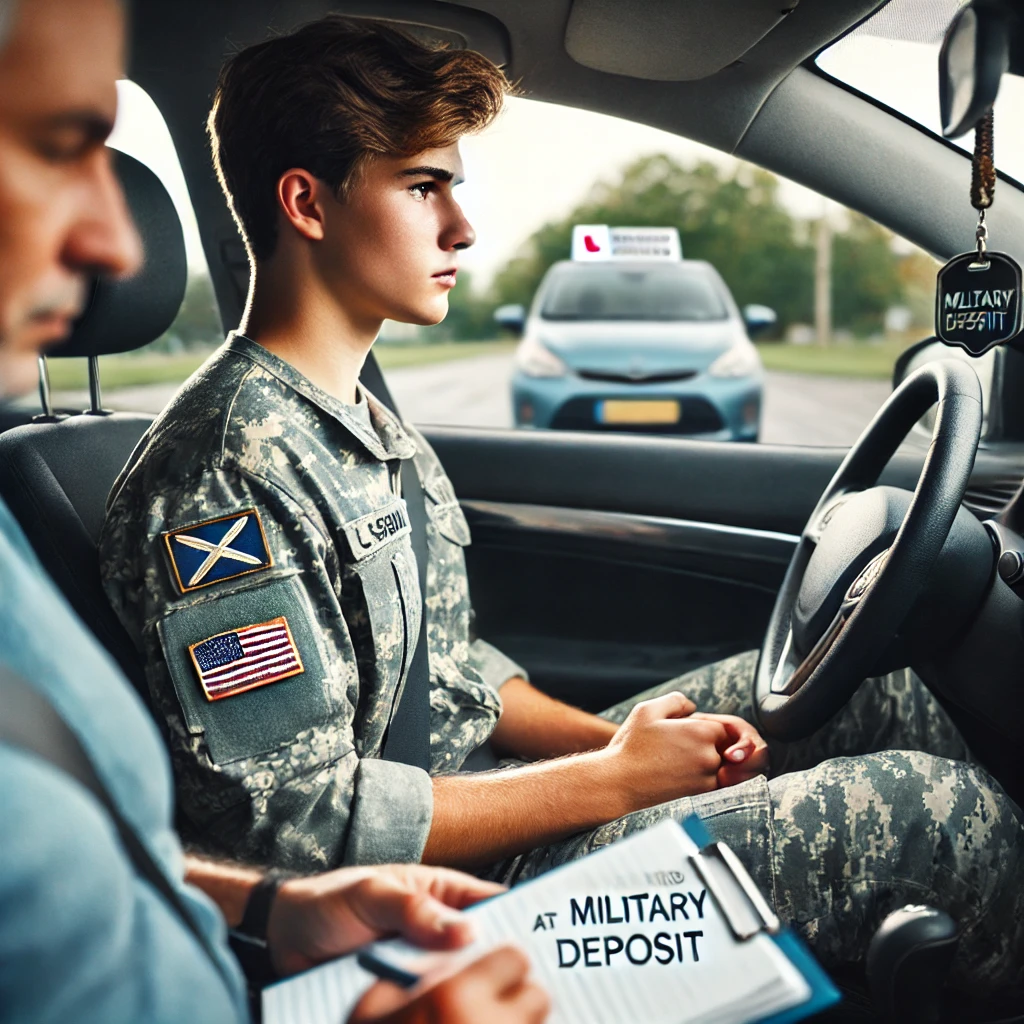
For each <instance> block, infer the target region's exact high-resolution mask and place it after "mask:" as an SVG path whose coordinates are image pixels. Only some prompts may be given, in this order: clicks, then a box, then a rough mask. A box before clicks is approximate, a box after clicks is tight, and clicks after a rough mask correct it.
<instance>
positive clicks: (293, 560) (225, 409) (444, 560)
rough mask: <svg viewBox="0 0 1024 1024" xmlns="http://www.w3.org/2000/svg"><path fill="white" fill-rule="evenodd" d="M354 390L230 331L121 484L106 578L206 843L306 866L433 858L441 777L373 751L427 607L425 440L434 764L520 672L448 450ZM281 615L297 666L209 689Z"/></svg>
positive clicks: (189, 821)
mask: <svg viewBox="0 0 1024 1024" xmlns="http://www.w3.org/2000/svg"><path fill="white" fill-rule="evenodd" d="M362 396H363V398H364V399H365V400H364V401H362V402H360V403H359V404H358V405H356V406H350V405H345V404H343V403H340V402H338V401H336V400H335V399H333V398H332V397H331V396H329V395H327V394H325V393H324V392H322V391H320V390H319V389H318V388H316V387H315V386H314V385H313V384H311V383H310V382H309V381H308V380H307V379H306V378H305V377H303V376H302V375H301V374H300V373H298V371H296V370H295V369H294V368H292V367H291V366H290V365H288V364H287V363H285V362H283V361H282V360H280V359H278V358H276V357H275V356H274V355H272V354H271V353H269V352H268V351H267V350H266V349H264V348H262V347H261V346H259V345H257V344H255V343H254V342H252V341H250V340H249V339H247V338H244V337H241V336H234V337H229V340H228V342H227V343H226V344H225V346H223V347H222V348H221V349H220V350H218V352H217V353H215V354H214V355H213V356H212V357H211V359H210V360H209V361H208V362H207V363H206V364H205V366H203V367H202V368H200V370H198V371H197V373H196V374H195V375H194V376H193V377H192V378H191V379H190V381H189V382H188V383H187V384H186V385H185V386H184V388H183V389H182V390H181V391H180V392H179V394H178V395H177V396H176V397H175V399H174V400H173V401H172V403H171V404H170V405H169V406H168V408H167V409H166V410H165V411H164V413H163V414H162V415H161V416H160V417H159V419H157V421H156V422H155V423H154V424H153V426H152V427H151V428H150V430H149V431H148V432H147V434H146V436H145V437H144V439H143V441H142V443H141V444H140V445H139V447H138V448H137V449H136V452H135V453H134V454H133V457H132V460H131V462H130V463H129V465H128V466H127V467H126V468H125V470H124V472H123V473H122V474H121V476H120V477H119V479H118V480H117V482H116V483H115V485H114V488H113V489H112V491H111V497H110V499H109V503H108V510H107V513H108V514H107V519H106V523H105V526H104V530H103V534H102V537H101V541H100V559H101V571H102V574H103V578H104V586H105V588H106V590H107V594H108V596H109V598H110V600H111V602H112V604H113V607H114V609H115V611H116V612H117V614H118V616H119V617H120V619H121V621H122V622H123V623H124V625H125V627H126V628H127V630H128V632H129V634H130V635H131V636H132V638H133V640H134V641H135V643H136V645H137V646H138V648H139V650H140V651H141V652H142V654H143V656H144V658H145V661H146V666H147V682H148V687H149V693H150V696H151V703H152V706H153V709H154V710H155V712H156V713H157V716H158V718H159V719H161V720H162V721H163V723H164V724H165V725H166V732H167V735H168V738H169V743H170V747H171V755H172V761H173V764H174V770H175V776H176V782H177V790H178V802H179V808H180V818H181V828H182V831H183V833H184V834H185V836H186V838H187V839H188V840H189V841H190V842H192V843H194V844H195V845H197V846H199V847H200V848H203V849H207V850H209V851H211V852H215V853H216V852H221V853H230V854H231V856H233V857H235V858H239V859H246V860H252V861H255V862H258V863H268V864H274V865H277V866H279V867H284V868H292V869H295V870H302V871H315V870H321V869H324V868H329V867H334V866H337V865H341V864H360V863H361V864H366V863H378V862H382V861H417V860H419V858H420V854H421V852H422V849H423V846H424V844H425V842H426V838H427V834H428V832H429V828H430V821H431V813H432V807H433V797H432V789H431V783H430V779H429V777H428V775H427V773H426V772H424V771H422V770H420V769H418V768H414V767H410V766H408V765H404V764H399V763H393V762H389V761H385V760H382V759H381V756H380V755H381V750H382V746H383V741H384V738H385V731H386V728H387V725H388V722H389V720H390V717H391V713H392V709H393V708H394V706H395V705H396V703H397V701H398V699H399V696H400V693H401V689H402V686H403V684H404V682H405V673H406V672H407V670H408V665H409V662H410V661H411V657H412V650H413V645H414V644H415V642H416V638H417V636H418V634H419V628H420V614H421V607H422V604H421V599H420V587H419V579H418V574H417V570H416V563H415V558H414V555H413V552H412V546H411V542H410V538H409V529H408V524H407V519H406V517H405V509H404V503H403V502H401V500H400V498H399V490H400V467H401V462H402V460H405V459H409V458H414V459H415V465H416V469H417V472H418V474H419V477H420V479H421V481H422V483H423V488H424V492H425V495H426V501H425V504H426V508H427V518H428V524H427V534H428V536H427V543H428V551H429V555H430V558H429V565H428V570H427V590H428V594H427V600H426V609H427V619H428V629H427V635H428V642H429V664H430V673H431V683H432V688H431V694H430V728H431V758H432V764H431V772H432V773H437V772H449V771H456V770H458V769H459V767H460V766H461V764H462V761H463V759H464V758H465V757H466V755H467V754H468V753H469V752H470V751H472V750H473V749H475V748H476V747H477V746H478V745H479V744H480V743H482V742H483V741H484V740H485V739H487V737H488V736H489V735H490V734H491V732H492V730H493V728H494V725H495V723H496V721H497V718H498V713H499V709H500V700H499V698H498V695H497V689H498V687H500V686H501V684H502V683H503V682H504V681H505V680H506V679H508V678H510V677H511V676H513V675H516V674H523V670H522V669H521V668H520V667H519V666H518V665H516V664H515V663H514V662H512V661H511V660H510V659H508V658H506V657H505V656H504V655H502V654H501V653H500V652H498V651H496V650H495V649H494V648H492V647H490V646H489V645H487V644H486V643H485V642H484V641H481V640H476V641H471V639H470V634H469V624H470V611H471V609H470V604H469V591H468V582H467V578H466V570H465V559H464V555H463V547H464V546H465V545H467V544H468V543H469V542H470V535H469V527H468V524H467V523H466V520H465V517H464V516H463V514H462V511H461V509H460V508H459V505H458V502H457V501H456V499H455V494H454V491H453V489H452V485H451V482H450V481H449V480H448V478H447V477H446V476H445V474H444V470H443V469H442V467H441V464H440V462H439V461H438V459H437V457H436V456H435V455H434V453H433V451H432V450H431V449H430V447H429V445H428V444H427V443H426V441H425V440H424V439H423V438H422V437H421V436H420V435H419V434H418V433H416V431H414V430H413V429H411V428H407V427H404V426H403V425H402V424H400V423H399V422H398V420H397V419H396V418H395V417H394V416H393V415H392V414H391V413H390V412H389V411H388V410H387V409H386V408H384V407H383V406H382V405H381V404H380V403H378V402H377V401H376V400H375V399H374V398H373V397H372V396H371V395H369V394H368V393H366V392H362ZM243 519H244V520H245V523H244V524H242V526H241V527H240V526H239V524H240V523H241V522H242V520H243ZM257 520H258V523H257ZM203 524H205V525H203ZM257 525H258V526H259V528H260V531H262V538H261V534H260V532H259V531H257V530H256V526H257ZM196 527H199V529H198V530H197V529H196ZM239 530H243V532H241V533H240V532H239ZM246 530H247V531H249V532H248V533H246V532H244V531H246ZM250 535H251V538H252V540H251V543H250V544H249V547H248V549H247V550H242V546H241V541H242V539H243V538H244V537H245V536H250ZM179 537H180V538H181V540H179V539H178V538H179ZM204 537H205V538H206V539H204ZM236 537H237V538H238V539H235V538H236ZM218 547H219V551H218V550H214V549H215V548H218ZM197 548H198V549H199V555H198V556H196V557H198V560H199V561H200V562H201V563H202V564H200V566H199V568H198V569H197V570H196V572H194V573H191V569H188V570H184V569H183V566H184V564H185V561H186V559H187V557H189V556H195V549H197ZM247 552H248V553H247ZM206 556H208V557H206ZM204 557H205V561H204V560H203V559H204ZM246 559H248V561H246ZM207 563H210V564H209V565H208V564H207ZM190 564H191V566H192V567H195V565H196V561H195V558H194V560H193V562H192V563H190ZM254 565H255V566H256V567H255V568H254V567H253V566H254ZM204 572H205V576H204V575H203V574H204ZM190 573H191V575H190ZM281 617H283V618H284V620H285V621H286V623H287V631H288V634H289V637H288V638H286V639H282V640H281V645H283V646H282V650H281V651H280V652H278V651H271V653H275V654H276V653H280V658H277V659H270V661H271V662H272V661H277V662H278V664H283V665H284V666H285V668H286V669H287V671H289V672H291V673H292V674H291V675H289V676H287V677H286V678H281V679H279V680H277V681H274V682H267V683H266V684H264V685H258V686H255V687H253V688H250V689H246V690H244V692H243V691H242V690H241V689H235V690H233V691H232V692H231V693H230V695H229V696H226V697H222V698H220V699H209V698H208V696H207V693H208V692H212V691H210V690H209V687H210V686H212V683H211V682H210V680H211V679H214V678H220V679H222V680H226V682H224V683H222V684H221V692H223V690H224V689H227V690H232V687H233V686H234V683H233V682H232V677H234V678H235V679H236V680H237V679H243V680H244V679H245V678H246V677H247V673H246V671H245V670H246V669H251V670H252V671H255V669H253V664H254V662H255V663H257V668H258V669H259V670H260V671H263V672H264V675H266V673H267V672H270V671H271V669H272V668H273V665H272V664H271V665H270V668H267V667H266V665H265V661H266V660H267V658H268V656H267V655H264V654H263V653H262V652H261V651H260V650H259V648H258V647H252V648H250V647H245V648H244V650H243V649H242V648H240V647H239V646H238V643H241V642H244V638H245V634H244V633H242V634H240V633H238V631H239V630H243V631H245V630H247V629H248V627H252V626H257V627H259V626H261V625H265V626H268V627H269V626H271V624H272V623H273V622H274V621H275V620H278V619H279V618H281ZM254 635H255V636H257V637H258V636H260V635H261V634H260V633H259V630H257V631H256V633H255V634H254ZM289 642H290V645H291V649H290V650H289V649H288V645H289ZM197 645H198V646H197ZM232 651H234V652H235V653H234V654H232V653H231V652H232ZM225 652H227V653H226V654H225ZM240 655H245V657H244V658H240V660H239V658H238V657H236V656H240ZM232 657H236V660H235V661H233V662H232V661H230V659H231V658H232ZM289 658H291V659H293V660H292V661H289V660H288V659H289ZM261 659H262V660H261ZM225 661H228V662H229V663H228V664H227V665H226V667H225V665H224V664H222V662H225ZM297 661H301V671H296V669H295V668H294V667H290V668H289V667H288V666H289V665H292V666H294V663H295V662H297ZM235 666H238V668H237V670H236V668H235ZM204 672H208V673H209V678H207V676H206V675H204ZM251 674H252V672H251V671H250V673H249V675H251ZM269 678H273V674H272V672H271V675H270V676H269ZM204 680H206V681H205V682H204ZM213 689H214V690H216V687H214V688H213Z"/></svg>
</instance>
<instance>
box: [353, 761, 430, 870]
mask: <svg viewBox="0 0 1024 1024" xmlns="http://www.w3.org/2000/svg"><path fill="white" fill-rule="evenodd" d="M433 809H434V797H433V788H432V783H431V781H430V776H428V775H427V773H426V772H425V771H423V770H422V769H420V768H414V767H412V766H410V765H407V764H401V763H399V762H397V761H380V760H377V759H375V758H364V759H363V760H361V761H360V762H359V765H358V767H357V769H356V777H355V788H354V798H353V801H352V812H351V814H352V817H351V826H350V831H351V837H350V839H349V842H348V846H347V849H346V851H345V854H346V860H345V863H346V864H387V863H394V862H400V863H413V862H417V861H419V859H420V858H421V857H422V856H423V848H424V847H425V846H426V844H427V835H428V834H429V832H430V822H431V818H432V816H433Z"/></svg>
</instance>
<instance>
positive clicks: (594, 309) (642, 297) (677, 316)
mask: <svg viewBox="0 0 1024 1024" xmlns="http://www.w3.org/2000/svg"><path fill="white" fill-rule="evenodd" d="M540 315H541V316H542V317H544V319H545V320H724V319H725V316H726V310H725V304H724V303H723V302H722V297H721V295H720V294H719V292H718V288H717V287H716V285H715V282H714V281H713V280H712V279H711V277H710V276H709V275H708V274H706V273H704V272H703V271H702V270H697V269H689V268H686V267H683V266H679V265H676V266H668V267H612V266H595V265H594V264H589V265H587V266H585V267H573V268H567V269H565V270H563V271H562V272H561V273H556V274H555V275H554V276H553V277H552V278H551V279H550V281H549V282H548V286H547V289H546V290H545V294H544V304H543V306H542V307H541V311H540Z"/></svg>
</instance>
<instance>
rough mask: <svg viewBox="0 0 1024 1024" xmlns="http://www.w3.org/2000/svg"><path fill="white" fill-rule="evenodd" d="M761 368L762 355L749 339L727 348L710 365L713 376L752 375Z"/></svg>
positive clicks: (709, 368)
mask: <svg viewBox="0 0 1024 1024" xmlns="http://www.w3.org/2000/svg"><path fill="white" fill-rule="evenodd" d="M760 369H761V357H760V356H759V355H758V354H757V349H756V348H754V346H753V345H751V344H750V342H749V341H740V342H737V343H736V344H735V345H733V346H732V348H729V349H726V350H725V351H724V352H723V353H722V354H721V355H720V356H719V357H718V358H717V359H716V360H715V361H714V362H713V363H712V364H711V365H710V366H709V367H708V373H709V374H710V375H711V376H712V377H752V376H753V375H754V374H755V373H757V372H758V371H759V370H760Z"/></svg>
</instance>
